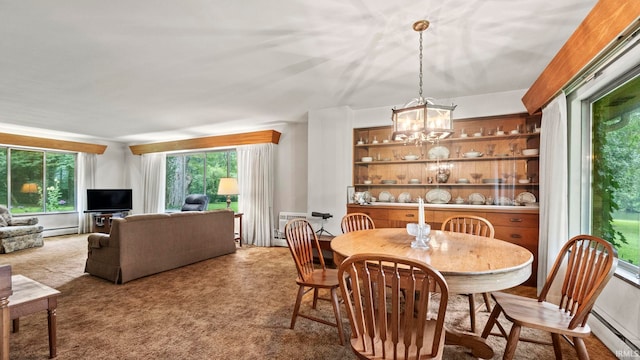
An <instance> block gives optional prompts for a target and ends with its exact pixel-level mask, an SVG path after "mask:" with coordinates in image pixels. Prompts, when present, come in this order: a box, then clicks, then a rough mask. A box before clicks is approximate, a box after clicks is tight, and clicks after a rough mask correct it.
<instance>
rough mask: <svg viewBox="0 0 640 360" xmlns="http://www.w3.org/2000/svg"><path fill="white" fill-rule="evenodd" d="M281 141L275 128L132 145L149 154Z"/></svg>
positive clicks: (134, 148)
mask: <svg viewBox="0 0 640 360" xmlns="http://www.w3.org/2000/svg"><path fill="white" fill-rule="evenodd" d="M279 141H280V133H279V132H277V131H275V130H263V131H255V132H250V133H240V134H231V135H219V136H207V137H201V138H195V139H186V140H176V141H167V142H159V143H153V144H143V145H131V146H129V149H131V153H133V154H134V155H142V154H149V153H155V152H165V151H180V150H192V149H207V148H215V147H224V146H238V145H251V144H264V143H274V144H277V143H278V142H279Z"/></svg>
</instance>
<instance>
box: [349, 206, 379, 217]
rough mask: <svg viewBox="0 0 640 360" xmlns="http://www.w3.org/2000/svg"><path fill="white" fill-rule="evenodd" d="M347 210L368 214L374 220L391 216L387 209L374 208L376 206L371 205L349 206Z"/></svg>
mask: <svg viewBox="0 0 640 360" xmlns="http://www.w3.org/2000/svg"><path fill="white" fill-rule="evenodd" d="M347 212H348V213H350V214H352V213H363V214H367V215H369V217H371V218H372V219H373V220H376V219H380V220H387V219H388V217H389V211H388V210H387V209H374V208H371V207H369V208H367V207H360V208H348V209H347Z"/></svg>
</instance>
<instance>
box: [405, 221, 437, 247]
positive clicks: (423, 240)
mask: <svg viewBox="0 0 640 360" xmlns="http://www.w3.org/2000/svg"><path fill="white" fill-rule="evenodd" d="M407 233H408V234H409V235H411V236H415V237H416V239H415V241H412V242H411V247H412V248H414V249H429V240H430V238H429V234H430V233H431V225H429V224H423V225H422V226H420V224H416V223H410V224H407Z"/></svg>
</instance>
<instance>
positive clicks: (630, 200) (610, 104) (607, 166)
mask: <svg viewBox="0 0 640 360" xmlns="http://www.w3.org/2000/svg"><path fill="white" fill-rule="evenodd" d="M591 156H592V159H593V161H592V164H591V166H592V168H591V196H590V202H591V232H592V234H594V235H596V236H600V237H602V238H604V239H606V240H608V241H609V242H611V243H612V244H613V245H614V247H615V248H616V249H617V250H618V257H619V259H620V260H622V261H624V262H626V263H627V264H628V265H631V266H633V267H635V269H636V271H637V266H638V264H639V263H640V181H639V180H640V76H636V77H635V78H633V79H631V80H628V81H626V82H624V83H622V84H620V85H619V86H617V87H616V88H615V89H614V90H612V91H610V92H608V93H607V94H605V95H603V96H600V97H598V98H597V99H595V100H594V101H592V102H591Z"/></svg>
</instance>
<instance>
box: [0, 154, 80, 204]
mask: <svg viewBox="0 0 640 360" xmlns="http://www.w3.org/2000/svg"><path fill="white" fill-rule="evenodd" d="M75 169H76V154H73V153H63V152H53V151H44V150H24V149H16V148H7V147H3V148H0V197H1V200H0V202H2V203H5V204H8V205H9V208H10V209H11V212H12V213H14V214H19V213H39V212H40V213H41V212H47V213H49V212H62V211H74V210H75V203H76V201H75V199H76V193H75V192H76V183H75ZM43 185H44V186H43Z"/></svg>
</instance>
